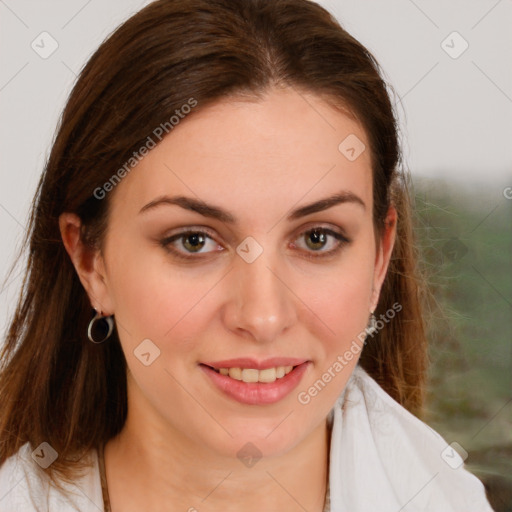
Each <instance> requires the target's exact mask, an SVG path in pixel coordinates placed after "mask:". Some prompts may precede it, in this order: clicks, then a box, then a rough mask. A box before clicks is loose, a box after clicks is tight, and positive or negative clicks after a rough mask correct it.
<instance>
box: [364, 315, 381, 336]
mask: <svg viewBox="0 0 512 512" xmlns="http://www.w3.org/2000/svg"><path fill="white" fill-rule="evenodd" d="M377 330H378V329H377V319H376V318H375V315H374V314H373V311H372V314H371V316H370V321H369V322H368V327H366V333H367V334H368V335H370V336H373V335H374V334H375V333H376V332H377Z"/></svg>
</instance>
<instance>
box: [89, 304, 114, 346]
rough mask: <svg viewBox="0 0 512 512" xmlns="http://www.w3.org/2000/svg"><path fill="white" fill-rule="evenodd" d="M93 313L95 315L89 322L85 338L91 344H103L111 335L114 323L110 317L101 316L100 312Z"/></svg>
mask: <svg viewBox="0 0 512 512" xmlns="http://www.w3.org/2000/svg"><path fill="white" fill-rule="evenodd" d="M94 311H95V312H96V314H95V315H94V318H93V319H92V320H91V321H90V322H89V327H88V328H87V337H88V338H89V340H91V341H92V342H93V343H103V342H104V341H105V340H107V339H108V338H109V337H110V335H111V334H112V331H113V330H114V321H113V320H112V315H110V316H102V315H101V311H100V312H99V313H98V312H97V311H96V310H94Z"/></svg>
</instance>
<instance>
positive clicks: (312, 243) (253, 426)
mask: <svg viewBox="0 0 512 512" xmlns="http://www.w3.org/2000/svg"><path fill="white" fill-rule="evenodd" d="M398 164H399V147H398V136H397V127H396V120H395V116H394V114H393V110H392V107H391V103H390V100H389V96H388V94H387V91H386V84H385V83H384V81H383V80H382V78H381V75H380V73H379V67H378V64H377V63H376V62H375V60H374V58H373V57H372V56H371V55H370V54H369V52H368V51H367V50H366V49H365V48H364V47H363V46H362V45H361V44H360V43H358V42H357V41H356V40H355V39H353V38H352V37H351V36H350V35H349V34H347V32H345V31H344V30H343V29H342V28H341V27H340V25H339V24H338V23H337V22H336V21H335V20H334V19H333V18H332V17H331V16H330V15H329V14H328V13H327V12H326V11H325V10H324V9H323V8H321V7H320V6H318V5H317V4H315V3H313V2H310V1H306V0H279V1H272V2H270V1H263V0H214V1H206V0H160V1H157V2H154V3H152V4H150V5H148V6H147V7H145V8H144V9H142V10H141V11H140V12H139V13H137V14H136V15H134V16H133V17H132V18H130V19H129V20H128V21H126V22H125V23H124V24H123V25H122V26H120V27H119V28H118V29H117V30H116V31H115V32H114V33H113V34H112V35H111V36H110V37H109V38H108V39H107V40H106V41H105V42H104V43H103V44H102V45H101V46H100V48H99V49H98V50H97V52H96V53H95V54H94V55H93V56H92V58H91V59H90V61H89V62H88V63H87V65H86V67H85V68H84V69H83V71H82V73H81V75H80V77H79V79H78V81H77V83H76V85H75V87H74V89H73V91H72V93H71V96H70V98H69V101H68V103H67V106H66V108H65V110H64V113H63V116H62V120H61V123H60V126H59V129H58V133H57V136H56V139H55V142H54V145H53V148H52V151H51V154H50V157H49V160H48V162H47V165H46V168H45V171H44V173H43V176H42V178H41V181H40V185H39V189H38V194H37V197H36V198H35V201H34V207H33V211H32V216H31V222H30V235H29V243H30V246H29V249H30V251H29V260H28V268H27V277H26V280H25V282H24V287H23V291H22V296H21V299H20V302H19V304H18V308H17V311H16V314H15V316H14V318H13V320H12V323H11V326H10V329H9V331H8V334H7V339H6V344H5V348H4V353H3V356H2V361H3V363H4V364H3V368H2V372H1V376H0V393H1V394H2V396H3V397H5V398H4V402H3V404H2V410H1V413H0V426H1V438H0V447H1V449H0V464H2V467H1V469H0V489H1V492H0V509H1V510H13V509H15V508H16V507H19V508H20V509H23V510H80V511H83V510H105V511H106V510H112V511H114V512H116V511H121V510H122V511H123V512H127V511H128V512H129V511H132V510H133V511H135V510H137V511H140V510H155V511H159V510H161V511H164V510H173V511H174V510H188V511H196V510H197V511H217V510H223V511H230V510H241V509H243V510H245V511H252V510H272V511H273V510H280V511H281V510H286V511H299V510H308V511H319V512H320V511H322V510H332V511H336V512H339V511H350V512H354V511H370V510H371V511H375V510H379V511H393V512H396V511H397V510H410V511H412V510H415V511H417V510H424V511H427V510H428V511H433V510H435V511H436V512H441V511H461V510H464V511H477V510H478V511H483V510H486V511H490V510H492V509H491V507H490V506H489V504H488V502H487V500H486V496H485V491H484V488H483V485H482V484H481V483H480V481H479V480H478V479H477V478H476V477H474V476H473V475H471V474H470V473H469V472H467V471H466V470H465V469H464V467H463V464H462V459H461V458H460V457H459V455H458V454H457V453H456V452H455V451H454V450H453V449H452V448H451V447H450V446H448V444H447V443H446V442H445V441H444V440H443V439H442V438H441V437H440V436H439V435H438V434H436V433H435V432H433V431H432V430H431V429H430V428H429V427H428V426H427V425H426V424H425V423H423V422H422V421H421V420H420V419H419V417H421V405H422V399H423V387H424V381H425V375H426V360H427V358H426V342H425V333H424V320H423V318H422V313H421V304H420V299H421V297H422V296H423V287H422V285H421V280H420V278H419V275H418V272H417V269H416V261H415V259H416V256H415V255H416V251H415V249H414V241H413V238H412V230H411V211H410V204H409V191H408V182H407V176H406V175H405V174H404V173H403V172H401V171H400V169H399V165H398ZM91 307H92V310H91ZM91 311H92V314H91Z"/></svg>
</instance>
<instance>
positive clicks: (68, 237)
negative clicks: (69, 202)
mask: <svg viewBox="0 0 512 512" xmlns="http://www.w3.org/2000/svg"><path fill="white" fill-rule="evenodd" d="M81 225H82V222H81V220H80V217H78V215H75V214H74V213H67V212H66V213H63V214H61V215H60V217H59V228H60V234H61V237H62V241H63V242H64V247H65V248H66V251H67V253H68V254H69V257H70V258H71V261H72V263H73V265H74V267H75V270H76V273H77V274H78V277H79V278H80V282H81V283H82V285H83V287H84V288H85V291H86V292H87V295H88V296H89V300H90V301H91V305H92V307H93V308H94V309H95V310H96V311H98V312H99V313H101V314H102V315H106V316H108V315H112V314H113V307H112V301H111V298H110V294H109V291H108V286H107V284H106V279H105V265H104V261H103V256H102V255H101V253H100V251H99V250H97V249H92V248H90V247H88V246H86V245H85V244H84V243H83V241H82V239H81V237H80V233H81Z"/></svg>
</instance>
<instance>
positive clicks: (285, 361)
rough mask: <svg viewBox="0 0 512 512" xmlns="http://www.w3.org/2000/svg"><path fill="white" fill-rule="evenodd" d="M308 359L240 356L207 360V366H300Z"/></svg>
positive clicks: (262, 368)
mask: <svg viewBox="0 0 512 512" xmlns="http://www.w3.org/2000/svg"><path fill="white" fill-rule="evenodd" d="M306 361H307V359H303V358H298V357H271V358H269V359H264V360H262V361H257V360H256V359H253V358H252V357H238V358H236V359H225V360H223V361H206V362H203V364H205V365H206V366H211V367H212V368H216V369H219V368H255V369H256V370H265V369H267V368H276V367H277V366H298V365H299V364H302V363H305V362H306Z"/></svg>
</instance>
